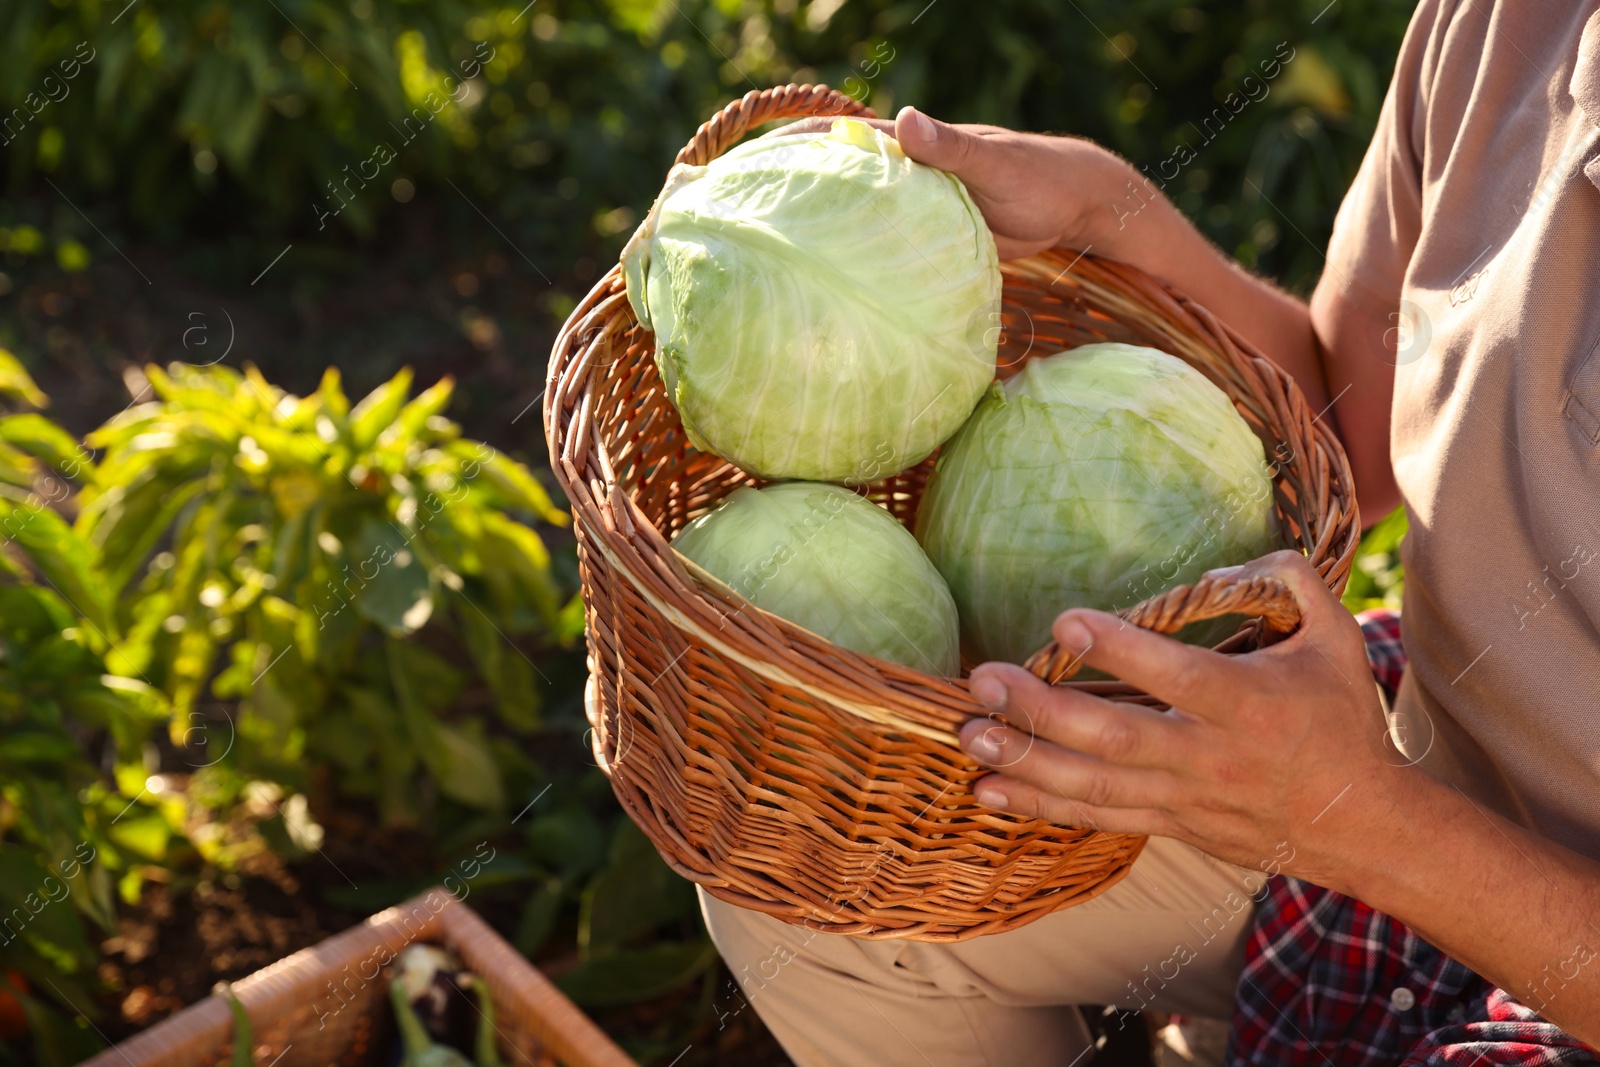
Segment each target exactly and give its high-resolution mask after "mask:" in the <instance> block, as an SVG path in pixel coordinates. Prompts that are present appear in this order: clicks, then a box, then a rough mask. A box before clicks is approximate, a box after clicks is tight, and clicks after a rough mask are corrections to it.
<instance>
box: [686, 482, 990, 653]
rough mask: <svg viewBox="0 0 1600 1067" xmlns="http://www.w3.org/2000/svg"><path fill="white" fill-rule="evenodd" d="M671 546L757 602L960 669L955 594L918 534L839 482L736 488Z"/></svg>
mask: <svg viewBox="0 0 1600 1067" xmlns="http://www.w3.org/2000/svg"><path fill="white" fill-rule="evenodd" d="M672 547H673V548H675V549H677V550H678V552H680V553H682V554H683V555H684V556H685V557H687V558H688V559H690V560H692V561H693V562H695V563H697V564H699V565H700V566H701V567H703V568H704V569H705V570H707V571H709V572H710V573H711V574H712V575H714V576H715V577H717V578H720V579H721V580H722V581H723V582H725V583H727V584H728V585H729V586H732V587H733V589H734V591H735V592H737V593H739V595H741V596H743V597H744V598H745V599H746V600H748V601H750V602H751V603H752V604H754V605H755V606H756V607H758V608H762V609H763V610H765V611H769V612H771V613H772V614H774V615H777V616H780V617H782V618H784V619H787V620H789V621H790V622H792V623H795V624H796V625H798V626H802V627H804V628H805V629H807V630H810V631H811V632H812V633H814V634H817V635H818V636H820V637H824V638H826V639H827V640H829V641H832V642H833V643H834V644H837V645H843V646H844V647H845V648H849V649H853V650H855V651H856V652H861V653H865V654H866V655H869V656H877V657H878V658H879V659H886V660H890V661H892V662H894V663H900V664H903V665H905V666H907V667H912V668H915V669H917V670H920V671H922V672H924V673H926V674H938V675H946V676H954V675H956V674H958V673H960V669H961V656H960V649H959V645H960V638H959V633H958V626H957V622H956V605H955V601H953V600H951V599H950V591H949V590H948V589H947V588H945V584H944V579H943V578H941V577H939V572H938V571H936V570H935V569H934V567H933V564H932V563H930V562H928V557H927V556H925V555H923V552H922V549H921V548H920V547H918V545H917V542H916V539H915V538H914V537H912V536H911V534H910V533H909V532H908V531H907V530H906V528H905V527H904V526H901V525H900V523H899V521H898V520H896V519H895V517H894V516H893V515H890V514H889V513H888V512H887V511H885V510H884V509H883V508H881V507H879V506H878V505H876V504H874V503H872V502H871V501H869V500H866V499H865V498H863V497H860V496H857V495H856V494H855V493H853V492H851V491H850V490H848V489H844V488H841V487H840V486H837V485H824V484H820V483H816V482H784V483H781V484H779V485H769V486H767V487H766V488H765V489H753V488H750V487H749V486H746V487H745V488H742V489H736V490H734V491H733V493H731V494H729V496H728V498H727V499H726V500H724V501H723V502H722V503H721V504H719V505H718V506H717V507H716V508H715V509H714V510H713V511H711V512H709V513H707V514H705V515H702V516H700V517H699V518H697V519H695V520H694V521H693V522H691V523H689V525H688V526H686V527H684V528H683V531H682V532H681V533H679V534H678V536H677V537H675V538H673V541H672Z"/></svg>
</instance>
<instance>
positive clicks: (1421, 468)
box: [1323, 0, 1600, 858]
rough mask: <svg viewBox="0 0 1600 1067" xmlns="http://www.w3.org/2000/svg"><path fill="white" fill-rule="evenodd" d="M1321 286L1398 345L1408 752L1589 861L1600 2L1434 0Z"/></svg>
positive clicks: (1597, 762) (1599, 662) (1595, 687)
mask: <svg viewBox="0 0 1600 1067" xmlns="http://www.w3.org/2000/svg"><path fill="white" fill-rule="evenodd" d="M1323 284H1334V285H1338V286H1339V287H1340V288H1341V289H1342V290H1343V291H1344V292H1345V293H1346V295H1347V296H1349V297H1350V298H1351V299H1353V300H1356V301H1357V302H1358V303H1360V304H1361V305H1362V306H1363V307H1364V308H1365V309H1366V310H1368V311H1369V312H1371V313H1373V314H1375V315H1376V316H1377V318H1378V319H1379V320H1380V321H1381V320H1382V319H1384V318H1385V316H1387V317H1388V318H1389V321H1391V322H1392V323H1393V328H1394V329H1395V331H1396V333H1395V334H1394V335H1393V336H1392V340H1394V341H1396V342H1397V345H1398V352H1397V355H1396V356H1395V360H1396V363H1397V367H1396V370H1395V396H1394V407H1393V421H1392V424H1391V429H1390V451H1391V455H1392V457H1393V461H1394V470H1395V476H1396V479H1397V481H1398V483H1399V485H1400V489H1401V492H1402V494H1403V496H1404V498H1405V506H1406V510H1407V512H1408V513H1409V517H1410V520H1411V531H1410V534H1409V535H1408V536H1407V538H1406V542H1405V546H1404V548H1403V550H1402V559H1403V562H1404V563H1405V568H1406V589H1405V605H1404V616H1403V622H1402V626H1403V633H1404V639H1405V645H1406V649H1407V652H1408V653H1409V656H1410V666H1409V669H1408V670H1407V672H1406V676H1405V681H1404V684H1403V686H1402V689H1401V694H1400V699H1399V700H1398V701H1397V703H1396V707H1395V714H1394V718H1393V720H1392V725H1393V726H1394V727H1395V731H1396V734H1397V740H1398V741H1399V743H1400V745H1401V748H1402V751H1403V752H1404V753H1405V757H1406V758H1407V759H1409V760H1411V761H1414V762H1418V763H1420V765H1421V766H1422V767H1424V768H1425V769H1427V770H1428V771H1430V772H1432V773H1433V774H1434V775H1435V776H1437V777H1439V778H1442V779H1444V780H1446V781H1448V782H1451V783H1454V784H1455V785H1457V786H1459V787H1460V788H1461V789H1462V790H1463V791H1465V792H1466V793H1467V794H1468V795H1470V796H1471V797H1473V798H1474V799H1476V800H1477V801H1478V802H1479V803H1481V804H1483V805H1485V806H1488V807H1491V808H1493V809H1495V810H1498V811H1499V812H1501V813H1503V814H1505V815H1507V816H1509V817H1511V818H1513V819H1515V820H1516V821H1518V822H1521V823H1523V824H1524V825H1527V826H1529V827H1530V828H1533V829H1535V830H1537V831H1539V832H1540V833H1542V834H1544V835H1545V836H1547V837H1549V838H1552V839H1553V840H1555V841H1557V842H1560V843H1561V844H1564V845H1566V846H1567V847H1569V848H1572V849H1575V850H1577V851H1579V852H1583V853H1586V854H1588V855H1590V856H1594V857H1597V858H1600V4H1597V3H1595V2H1593V0H1586V2H1581V3H1578V2H1567V0H1505V2H1501V3H1492V2H1490V0H1472V2H1470V3H1468V2H1458V0H1424V2H1423V3H1422V4H1421V5H1420V6H1419V7H1418V8H1417V11H1416V14H1415V15H1414V17H1413V20H1412V24H1411V27H1410V29H1409V30H1408V31H1407V34H1406V39H1405V44H1404V45H1403V47H1402V50H1401V54H1400V57H1399V61H1398V63H1397V65H1396V69H1395V75H1394V81H1393V82H1392V84H1391V85H1390V87H1389V95H1388V98H1387V100H1386V101H1385V103H1384V108H1383V113H1382V117H1381V119H1380V122H1379V125H1378V130H1377V133H1376V135H1375V137H1374V138H1373V142H1372V145H1371V147H1370V148H1369V150H1368V152H1367V156H1366V159H1365V161H1364V162H1363V163H1362V166H1361V170H1360V172H1359V174H1358V176H1357V178H1356V180H1355V183H1354V184H1353V185H1352V187H1351V189H1350V192H1349V195H1348V196H1347V197H1346V199H1345V202H1344V204H1343V206H1342V207H1341V208H1340V210H1339V216H1338V221H1337V224H1336V226H1335V232H1334V236H1333V241H1332V243H1331V245H1330V246H1329V250H1328V267H1327V275H1326V276H1325V278H1324V281H1323ZM1370 518H1376V516H1370ZM1394 758H1395V759H1396V760H1399V759H1400V757H1399V756H1395V757H1394ZM1424 814H1425V813H1418V815H1419V817H1424ZM1485 832H1491V831H1489V829H1488V827H1487V825H1486V826H1485Z"/></svg>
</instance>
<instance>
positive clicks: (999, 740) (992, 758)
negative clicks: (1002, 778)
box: [961, 720, 1005, 763]
mask: <svg viewBox="0 0 1600 1067" xmlns="http://www.w3.org/2000/svg"><path fill="white" fill-rule="evenodd" d="M979 721H980V722H983V723H985V725H984V726H983V727H982V728H981V729H979V728H973V729H969V730H967V731H966V734H965V736H964V737H962V739H961V747H962V748H964V749H966V752H967V755H969V756H971V757H972V758H973V759H975V760H977V761H978V762H979V763H996V762H998V761H999V759H1000V746H1001V745H1002V744H1004V743H1005V738H1004V737H1003V736H1000V728H999V727H997V726H991V725H988V724H987V720H979Z"/></svg>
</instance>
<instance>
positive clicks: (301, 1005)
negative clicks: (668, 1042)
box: [80, 887, 637, 1067]
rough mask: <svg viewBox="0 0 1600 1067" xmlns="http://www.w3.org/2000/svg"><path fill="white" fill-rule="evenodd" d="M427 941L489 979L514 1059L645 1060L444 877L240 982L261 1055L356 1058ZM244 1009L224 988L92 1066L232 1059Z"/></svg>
mask: <svg viewBox="0 0 1600 1067" xmlns="http://www.w3.org/2000/svg"><path fill="white" fill-rule="evenodd" d="M415 942H425V943H428V944H435V945H440V946H443V947H445V948H448V949H450V950H451V951H452V952H453V953H454V954H455V955H456V957H457V958H458V959H460V960H461V962H462V963H463V964H464V965H465V966H466V968H467V969H468V970H470V971H472V973H473V974H475V975H477V976H478V977H479V978H480V979H482V980H483V981H484V982H486V983H488V987H489V994H490V996H491V998H492V999H493V1002H494V1007H495V1026H496V1029H497V1030H498V1031H499V1034H500V1037H499V1045H500V1052H501V1055H502V1056H503V1057H504V1058H505V1060H506V1062H507V1063H508V1064H510V1065H511V1067H637V1064H636V1063H635V1062H634V1061H633V1060H632V1059H630V1058H629V1057H628V1056H627V1054H626V1053H624V1052H623V1051H622V1050H621V1049H620V1048H618V1047H617V1045H616V1044H615V1043H614V1042H613V1041H612V1040H611V1039H610V1038H608V1037H607V1036H606V1035H605V1033H604V1032H603V1031H601V1029H600V1028H599V1027H598V1026H596V1025H595V1024H594V1023H593V1022H592V1021H591V1020H590V1019H589V1017H588V1016H586V1015H584V1014H583V1012H582V1011H580V1010H579V1009H578V1007H577V1005H575V1004H573V1003H572V1001H570V1000H568V999H567V998H566V996H565V995H563V994H562V993H561V991H560V990H558V989H557V988H556V987H555V986H554V985H552V984H551V983H550V980H549V979H547V978H545V977H544V975H542V974H540V973H539V971H538V969H537V968H535V967H534V966H533V965H532V964H530V963H529V962H528V961H527V960H526V959H524V958H523V957H522V956H521V954H519V953H518V952H517V951H516V950H515V949H513V948H512V947H511V946H510V945H508V944H507V943H506V942H505V940H504V939H503V938H501V937H500V935H499V934H497V933H495V932H494V931H493V930H492V929H490V927H489V925H488V924H487V923H485V922H484V921H483V919H481V918H480V917H479V916H478V914H477V913H476V912H474V911H473V910H472V909H471V908H469V907H467V906H466V905H465V904H463V903H461V902H460V901H459V900H457V899H456V897H455V896H454V895H453V894H451V893H450V892H449V891H448V890H446V889H443V888H441V887H435V888H433V889H430V890H428V891H427V892H425V893H423V894H421V895H420V896H417V897H415V898H414V899H412V900H409V901H407V902H406V903H404V904H401V905H398V906H396V907H393V908H389V909H388V910H387V911H381V912H379V913H378V914H376V915H374V916H372V918H370V919H368V920H367V921H366V922H364V923H362V924H361V925H360V926H355V927H351V928H350V929H349V930H346V931H344V932H343V933H339V934H335V935H334V936H333V937H330V938H328V939H327V940H326V941H322V942H320V943H319V944H316V945H313V946H311V947H310V948H306V949H302V950H300V951H299V952H296V953H295V954H294V955H292V956H286V957H285V958H283V959H281V960H279V961H278V962H276V963H273V964H270V965H268V966H266V967H263V968H262V969H261V970H259V971H257V972H256V973H255V974H252V975H251V976H250V977H248V978H244V979H241V980H240V981H238V982H235V983H233V992H234V995H235V996H237V997H238V998H239V1001H240V1003H241V1004H243V1005H244V1009H245V1011H246V1013H247V1014H248V1015H249V1016H250V1022H251V1025H252V1026H253V1027H254V1029H255V1062H256V1063H257V1064H258V1065H261V1067H266V1065H269V1064H270V1065H271V1067H330V1065H333V1064H341V1065H349V1067H356V1065H357V1064H360V1063H362V1062H363V1061H364V1060H365V1058H366V1057H367V1056H368V1054H369V1053H370V1052H371V1047H372V1045H373V1043H374V1041H385V1042H386V1041H388V1040H390V1038H389V1031H390V1028H391V1027H392V1022H391V1012H390V1009H389V1000H388V985H387V982H386V981H385V980H384V975H383V969H384V967H385V966H386V965H387V964H388V963H389V962H390V961H391V960H393V959H394V958H395V957H396V956H397V955H398V954H399V953H400V951H401V950H402V949H404V948H405V947H406V946H407V945H410V944H412V943H415ZM232 1049H233V1016H232V1014H231V1013H230V1012H229V1010H228V1005H227V1003H226V1002H225V1001H224V1000H223V998H221V997H220V996H217V995H216V994H213V995H211V996H209V997H207V998H206V999H205V1000H202V1001H200V1002H199V1003H197V1004H192V1005H190V1006H189V1007H187V1008H185V1009H183V1010H182V1011H180V1012H178V1013H177V1014H176V1015H174V1016H172V1017H171V1018H170V1019H166V1020H163V1021H162V1022H160V1023H157V1024H156V1025H155V1026H152V1027H151V1028H150V1029H148V1030H144V1031H142V1032H140V1033H138V1034H135V1035H134V1036H133V1037H130V1038H128V1039H127V1040H126V1041H123V1042H122V1043H121V1044H119V1045H116V1046H114V1047H112V1048H109V1049H107V1050H106V1051H104V1052H102V1053H100V1054H99V1055H97V1056H95V1057H93V1058H92V1059H89V1060H85V1061H84V1062H83V1063H82V1064H81V1065H80V1067H213V1065H215V1064H224V1063H227V1062H229V1059H230V1058H231V1056H232Z"/></svg>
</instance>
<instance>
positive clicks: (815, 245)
mask: <svg viewBox="0 0 1600 1067" xmlns="http://www.w3.org/2000/svg"><path fill="white" fill-rule="evenodd" d="M622 265H623V273H624V278H625V281H626V285H627V294H628V301H629V302H630V303H631V304H632V306H633V310H634V313H635V315H636V316H637V317H638V319H639V322H640V323H641V324H642V325H644V326H645V327H646V328H647V329H649V330H652V331H654V333H655V342H656V365H657V367H658V368H659V369H660V371H661V377H662V378H663V380H664V382H665V384H666V387H667V393H668V396H669V397H670V398H671V399H672V402H673V404H674V406H676V408H677V409H678V415H679V417H680V419H681V420H682V422H683V427H684V429H685V431H687V433H688V435H689V439H690V441H691V442H693V443H694V445H695V447H697V448H699V449H701V450H702V451H707V452H712V453H715V454H716V455H719V456H721V457H722V458H724V459H726V460H728V461H729V462H731V463H733V464H734V465H736V466H738V467H740V468H742V469H744V470H746V471H749V472H750V473H752V474H756V475H759V476H761V477H764V478H771V479H786V478H797V479H808V480H814V481H831V482H844V483H846V484H852V485H854V484H861V483H865V482H871V481H875V480H877V479H880V478H885V477H888V476H889V475H891V474H894V473H896V472H898V471H901V470H904V469H905V468H907V467H910V466H912V465H914V464H915V463H917V462H918V461H920V460H922V459H923V458H924V457H926V456H927V455H928V454H929V453H930V452H932V451H933V450H934V449H935V448H937V447H938V446H939V444H940V443H942V442H943V441H944V440H945V439H946V438H948V437H949V436H950V435H951V434H953V433H955V431H956V430H957V429H958V428H960V426H961V423H962V422H963V420H965V419H966V417H967V415H968V414H970V413H971V411H972V408H973V405H975V404H976V403H977V402H978V399H979V397H981V396H982V395H983V391H984V389H985V388H986V387H987V386H988V384H989V382H990V381H991V380H992V379H993V378H994V369H995V350H996V342H997V339H998V331H997V330H996V329H994V327H995V324H996V323H997V322H998V321H999V317H998V316H999V309H1000V272H999V264H998V260H997V258H996V254H995V244H994V238H993V236H992V235H991V234H990V232H989V228H988V226H987V224H985V222H984V221H983V217H982V215H980V214H979V212H978V209H977V208H976V207H975V206H974V205H973V202H972V198H971V197H970V196H968V195H967V190H966V188H965V187H964V186H963V185H962V184H961V182H960V181H959V180H958V179H956V178H955V177H954V176H953V175H950V174H947V173H945V172H944V171H941V170H936V169H934V168H932V167H927V166H924V165H922V164H920V163H915V162H913V161H912V160H910V159H908V158H907V157H906V155H905V153H904V152H902V151H901V150H900V146H899V144H898V143H897V142H896V141H895V140H894V138H892V137H888V136H885V135H884V134H882V133H880V132H879V131H877V130H875V129H873V128H872V127H871V126H868V125H867V124H866V123H863V122H857V121H854V120H852V119H838V120H836V121H835V122H834V123H833V126H832V128H831V129H830V130H828V131H827V132H825V133H797V134H782V135H776V136H768V137H761V138H757V139H755V140H751V141H747V142H745V143H744V144H742V145H740V146H738V147H737V148H735V149H733V150H732V151H731V152H728V153H727V154H726V155H724V156H721V157H719V158H718V159H715V160H713V161H712V162H711V163H709V164H707V165H706V166H703V167H695V166H688V165H686V164H679V165H677V166H675V167H673V169H672V171H671V173H670V174H669V175H668V177H667V183H666V186H665V187H664V188H663V189H662V191H661V194H660V196H658V197H657V199H656V202H655V205H654V206H653V207H652V208H651V209H650V213H649V215H648V217H647V218H645V220H644V222H643V223H641V224H640V226H639V229H638V230H637V232H635V233H634V235H633V237H632V238H631V239H630V240H629V241H628V244H627V246H626V247H625V248H624V249H623V252H622Z"/></svg>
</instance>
